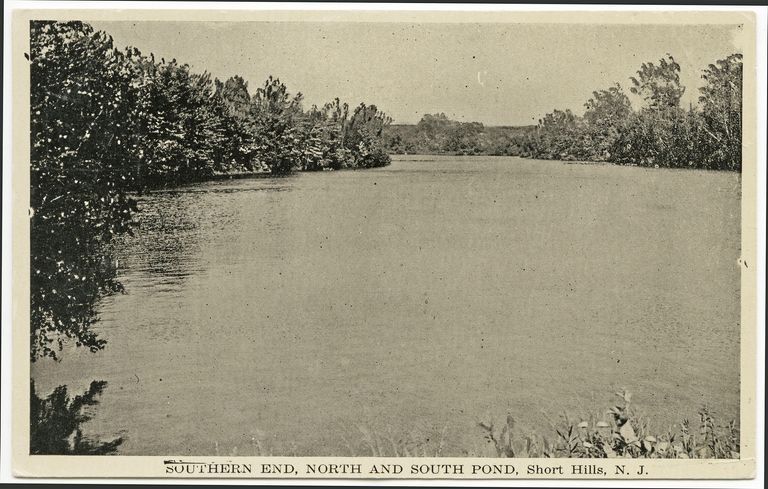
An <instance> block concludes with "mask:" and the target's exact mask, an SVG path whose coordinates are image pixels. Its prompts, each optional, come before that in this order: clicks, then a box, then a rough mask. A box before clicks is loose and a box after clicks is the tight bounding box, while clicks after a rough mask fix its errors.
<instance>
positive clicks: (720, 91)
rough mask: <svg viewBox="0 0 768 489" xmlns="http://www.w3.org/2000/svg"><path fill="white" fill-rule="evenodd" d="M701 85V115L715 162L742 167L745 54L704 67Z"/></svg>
mask: <svg viewBox="0 0 768 489" xmlns="http://www.w3.org/2000/svg"><path fill="white" fill-rule="evenodd" d="M701 77H702V78H703V79H704V80H705V81H706V85H704V86H703V87H701V88H699V91H700V92H701V95H700V96H699V103H700V105H701V115H702V117H703V119H704V124H705V125H704V128H705V130H706V132H707V134H708V136H709V137H708V138H707V139H708V143H709V146H710V148H711V152H712V155H711V158H710V159H711V161H712V165H713V166H715V167H716V168H721V169H728V170H741V137H742V133H741V124H742V120H741V117H742V79H743V66H742V55H741V54H738V53H736V54H732V55H730V56H728V57H727V58H725V59H720V60H717V61H716V62H715V64H711V65H709V66H708V67H707V69H705V70H704V73H703V74H702V75H701Z"/></svg>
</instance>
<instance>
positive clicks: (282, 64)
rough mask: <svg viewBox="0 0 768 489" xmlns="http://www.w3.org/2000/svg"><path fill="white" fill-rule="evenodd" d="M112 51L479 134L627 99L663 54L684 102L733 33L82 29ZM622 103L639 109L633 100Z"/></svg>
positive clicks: (692, 97)
mask: <svg viewBox="0 0 768 489" xmlns="http://www.w3.org/2000/svg"><path fill="white" fill-rule="evenodd" d="M91 24H92V25H93V26H94V27H95V28H96V29H99V30H104V31H106V32H108V33H109V34H110V35H112V37H113V39H114V42H115V45H116V47H119V48H123V47H126V46H134V47H137V48H138V49H139V50H141V52H142V53H144V54H149V53H150V52H152V53H154V54H155V57H156V58H158V59H159V58H161V57H164V58H166V59H172V58H176V59H177V60H178V61H179V62H182V63H188V64H189V65H190V66H192V68H193V70H194V71H199V72H202V71H208V72H209V73H211V74H212V75H213V76H214V77H217V78H219V79H222V80H224V79H226V78H229V77H231V76H234V75H240V76H242V77H243V78H244V79H245V80H246V81H247V82H248V86H249V88H250V89H251V92H253V91H254V90H255V89H256V88H257V87H259V86H260V85H262V84H263V82H264V80H266V79H267V77H268V76H270V75H272V76H274V77H277V78H279V79H280V80H281V81H283V82H284V83H285V84H286V85H287V86H288V89H289V91H291V92H292V93H295V92H301V93H303V94H304V100H305V106H306V107H309V106H311V105H312V104H317V105H322V104H323V103H325V102H328V101H330V100H332V99H333V98H335V97H339V98H340V99H341V100H342V101H345V102H348V103H349V104H350V106H354V105H357V104H358V103H360V102H365V103H368V104H376V105H377V106H378V107H379V108H380V109H381V110H383V111H384V112H386V113H387V114H388V115H390V116H391V117H392V118H393V119H394V122H395V123H404V124H405V123H416V122H418V121H419V119H421V116H422V115H424V114H426V113H430V114H431V113H438V112H444V113H445V114H446V115H447V116H448V117H450V118H452V119H457V120H461V121H478V122H482V123H484V124H486V125H525V124H535V123H536V122H537V121H538V119H539V118H540V117H542V116H543V115H544V114H545V113H547V112H551V111H552V110H553V109H556V108H557V109H571V110H572V111H574V112H576V113H578V114H581V113H583V110H584V102H586V101H587V100H588V99H589V98H590V96H591V94H592V91H594V90H598V89H602V88H607V87H609V86H610V85H612V84H613V83H615V82H619V83H621V85H622V86H623V87H624V88H625V90H626V92H627V93H628V94H629V87H630V86H631V82H630V80H629V77H630V76H632V75H634V74H635V72H636V71H637V70H638V69H639V68H640V65H641V64H642V63H643V62H645V61H656V60H658V59H659V58H661V57H663V56H664V55H665V53H671V54H672V55H673V56H674V57H675V59H676V60H677V61H678V63H679V64H680V66H681V79H682V83H683V85H685V86H686V87H687V89H686V93H685V96H684V98H683V104H684V105H685V106H687V105H688V103H689V102H693V103H695V101H696V98H697V96H698V90H697V88H698V87H699V86H701V81H702V80H701V78H700V76H701V70H702V69H703V68H705V67H706V66H707V65H708V64H709V63H713V62H714V61H715V60H717V59H722V58H724V57H726V56H728V55H729V54H731V53H733V52H737V51H738V49H737V48H736V41H735V39H736V35H737V27H736V26H726V25H683V26H681V25H664V24H659V25H633V24H624V25H608V24H605V25H596V24H501V23H495V24H489V23H486V24H472V23H429V24H411V23H382V22H376V23H353V22H343V23H342V22H253V21H248V22H200V21H186V22H168V21H131V22H126V21H120V22H115V21H100V22H91ZM633 103H635V104H639V101H638V100H633Z"/></svg>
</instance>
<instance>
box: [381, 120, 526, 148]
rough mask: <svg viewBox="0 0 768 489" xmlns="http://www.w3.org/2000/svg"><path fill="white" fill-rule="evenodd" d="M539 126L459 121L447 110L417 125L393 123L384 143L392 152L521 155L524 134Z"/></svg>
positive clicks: (387, 131)
mask: <svg viewBox="0 0 768 489" xmlns="http://www.w3.org/2000/svg"><path fill="white" fill-rule="evenodd" d="M535 127H536V126H522V127H512V126H495V127H494V126H490V127H486V126H484V125H483V124H481V123H480V122H459V121H454V120H451V119H449V118H448V117H447V116H446V115H445V114H443V113H440V114H434V115H433V114H426V115H424V117H422V118H421V120H420V121H419V122H418V124H416V125H405V124H392V125H390V126H388V127H387V128H385V129H384V135H383V138H384V143H385V145H386V147H387V149H388V150H389V152H390V153H393V154H457V155H499V156H500V155H503V156H520V155H522V154H523V152H524V151H525V146H524V143H525V136H526V134H528V133H529V132H531V131H532V130H533V129H534V128H535Z"/></svg>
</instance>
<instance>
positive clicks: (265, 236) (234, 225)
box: [32, 156, 741, 456]
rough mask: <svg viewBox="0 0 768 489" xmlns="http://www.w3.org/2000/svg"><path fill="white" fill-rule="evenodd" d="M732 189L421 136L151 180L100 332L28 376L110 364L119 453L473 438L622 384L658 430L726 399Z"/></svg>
mask: <svg viewBox="0 0 768 489" xmlns="http://www.w3.org/2000/svg"><path fill="white" fill-rule="evenodd" d="M740 188H741V181H740V176H739V175H738V174H734V173H720V172H703V171H676V170H666V169H646V168H632V167H619V166H611V165H582V164H568V163H565V162H559V161H536V160H525V159H519V158H507V157H435V156H418V157H417V156H410V157H396V158H395V161H393V163H392V165H391V166H389V167H386V168H380V169H375V170H367V171H346V172H322V173H302V174H296V175H292V176H290V177H285V178H252V179H238V180H222V181H215V182H208V183H202V184H195V185H190V186H185V187H180V188H175V189H172V190H164V191H155V192H151V193H149V194H147V195H145V196H143V197H141V198H140V208H141V212H140V214H139V219H140V221H141V225H140V227H139V228H138V229H137V232H136V233H135V236H133V237H132V238H128V239H126V240H125V241H124V242H122V243H120V246H119V249H118V252H117V257H118V259H119V278H120V280H121V281H122V282H123V284H124V285H125V288H126V292H127V293H126V294H124V295H116V296H112V297H109V298H106V299H105V300H104V301H103V302H102V303H101V304H100V306H99V311H100V317H101V320H100V322H99V323H98V324H97V325H96V329H97V330H98V331H99V332H100V334H101V336H102V337H103V338H105V339H107V340H108V344H107V347H106V349H105V350H103V351H101V352H98V353H95V354H93V353H90V352H87V351H80V350H74V349H71V350H68V351H66V352H65V354H64V355H63V357H64V358H63V360H62V361H61V362H60V363H54V362H51V361H39V362H37V363H35V364H33V366H32V373H33V377H34V378H35V380H36V383H37V385H38V390H39V391H40V392H47V391H49V390H50V389H52V388H53V387H55V386H56V385H58V384H69V385H70V389H71V392H78V391H80V392H82V391H83V390H85V387H86V386H87V385H88V383H89V382H90V381H91V380H94V379H103V380H106V381H107V382H108V387H107V389H106V390H105V392H104V395H103V397H102V402H101V404H99V406H97V408H96V410H95V418H94V419H93V421H91V422H89V423H88V424H87V425H86V428H87V433H88V434H92V435H95V436H100V437H104V438H109V437H111V436H114V435H117V434H119V433H124V434H125V436H126V441H125V443H124V444H123V445H122V446H121V448H120V453H122V454H126V455H160V454H163V455H171V454H177V455H187V454H194V455H215V454H220V455H234V454H237V455H257V454H264V455H269V454H271V455H285V454H288V455H366V454H370V453H372V451H371V447H372V446H375V445H376V444H377V443H379V444H380V443H384V440H388V441H387V442H386V443H388V444H391V446H392V447H398V446H399V447H406V446H410V447H421V448H418V449H414V448H411V452H413V453H417V454H422V453H423V454H440V455H446V456H447V455H458V456H462V455H474V454H478V453H479V450H482V445H483V444H484V441H483V436H482V435H483V434H482V432H481V431H480V430H479V429H478V427H477V422H478V421H479V420H480V419H481V418H482V417H483V416H485V415H486V414H490V415H492V416H504V415H506V414H507V413H511V414H513V415H514V417H515V418H516V419H517V420H518V423H519V426H520V427H521V429H523V430H531V431H534V430H535V431H542V432H551V429H550V424H549V423H550V422H556V420H557V417H558V416H559V415H560V414H561V413H563V412H567V413H569V414H570V415H572V416H574V417H578V416H587V415H590V414H597V415H602V413H604V412H605V410H606V409H607V408H608V407H610V406H611V405H612V403H613V402H614V401H615V399H616V397H615V395H614V392H615V391H617V390H620V389H622V388H626V389H628V390H629V391H631V392H633V394H634V398H633V400H634V402H635V403H636V404H637V408H638V409H639V410H640V411H642V412H643V413H645V414H646V415H647V417H648V419H649V420H650V421H651V423H652V424H653V425H654V426H657V427H659V428H660V429H664V428H666V427H667V426H670V425H672V423H679V421H680V420H681V419H682V418H684V417H687V418H690V419H691V420H693V421H694V422H695V421H696V420H697V415H696V412H697V409H698V408H699V407H700V406H702V405H703V404H708V405H709V406H711V407H712V408H713V409H714V410H715V412H716V413H717V414H718V415H720V416H721V417H724V418H728V419H729V418H735V417H738V409H739V330H740V323H739V321H740V320H739V317H740V305H739V288H740V270H739V265H738V263H737V260H738V258H739V250H740V199H741V197H740ZM419 449H421V450H423V452H418V450H419ZM379 450H380V453H382V454H385V455H386V454H394V453H395V452H397V449H396V448H386V447H380V448H379ZM403 450H404V449H403ZM390 452H392V453H390ZM409 453H410V452H409ZM400 454H402V453H400Z"/></svg>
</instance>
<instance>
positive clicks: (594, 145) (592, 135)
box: [584, 83, 632, 161]
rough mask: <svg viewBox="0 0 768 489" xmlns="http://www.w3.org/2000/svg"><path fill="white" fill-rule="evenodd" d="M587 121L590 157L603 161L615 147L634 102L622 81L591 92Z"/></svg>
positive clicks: (588, 155) (585, 119) (587, 107)
mask: <svg viewBox="0 0 768 489" xmlns="http://www.w3.org/2000/svg"><path fill="white" fill-rule="evenodd" d="M584 107H585V108H586V110H585V112H584V121H585V122H586V124H587V132H588V138H589V141H588V142H587V148H586V151H587V153H588V154H587V157H588V158H589V159H590V160H598V161H604V160H608V159H610V157H611V154H612V153H613V152H614V151H615V150H614V145H615V144H616V141H617V139H618V137H619V131H620V128H621V126H622V124H624V123H625V122H626V121H627V119H628V118H629V117H630V115H631V114H632V104H631V103H630V101H629V97H627V95H626V94H625V93H624V91H623V90H622V88H621V85H619V84H618V83H616V84H615V85H613V86H612V87H609V88H608V89H605V90H599V91H595V92H592V98H590V99H589V100H588V101H587V103H585V104H584Z"/></svg>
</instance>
